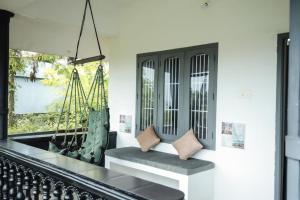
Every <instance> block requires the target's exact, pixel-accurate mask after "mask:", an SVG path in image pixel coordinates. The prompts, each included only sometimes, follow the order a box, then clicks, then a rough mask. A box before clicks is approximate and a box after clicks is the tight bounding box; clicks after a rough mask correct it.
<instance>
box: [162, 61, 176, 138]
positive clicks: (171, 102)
mask: <svg viewBox="0 0 300 200" xmlns="http://www.w3.org/2000/svg"><path fill="white" fill-rule="evenodd" d="M179 65H180V64H179V58H168V59H166V60H165V62H164V121H163V122H164V124H163V134H168V135H177V125H178V105H179V102H178V100H179V98H178V90H179V84H180V83H179V73H180V71H179V69H180V66H179Z"/></svg>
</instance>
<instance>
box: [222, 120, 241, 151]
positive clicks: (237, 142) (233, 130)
mask: <svg viewBox="0 0 300 200" xmlns="http://www.w3.org/2000/svg"><path fill="white" fill-rule="evenodd" d="M245 129H246V125H245V124H242V123H232V122H222V145H223V146H226V147H233V148H238V149H244V148H245Z"/></svg>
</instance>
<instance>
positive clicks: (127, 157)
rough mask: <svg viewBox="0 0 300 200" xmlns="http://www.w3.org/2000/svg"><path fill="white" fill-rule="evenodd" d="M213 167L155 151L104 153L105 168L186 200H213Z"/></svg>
mask: <svg viewBox="0 0 300 200" xmlns="http://www.w3.org/2000/svg"><path fill="white" fill-rule="evenodd" d="M214 166H215V165H214V163H212V162H209V161H204V160H198V159H189V160H187V161H183V160H180V159H179V158H178V156H177V155H173V154H168V153H162V152H158V151H149V152H147V153H144V152H142V151H140V149H139V148H136V147H125V148H118V149H110V150H107V151H106V152H105V167H106V168H108V169H112V170H115V171H118V172H122V173H126V174H130V175H132V176H135V177H139V178H142V179H145V180H148V181H152V182H155V183H159V184H162V185H166V186H169V187H172V188H175V189H179V190H181V191H182V192H184V193H185V199H186V200H213V198H214V195H213V194H214Z"/></svg>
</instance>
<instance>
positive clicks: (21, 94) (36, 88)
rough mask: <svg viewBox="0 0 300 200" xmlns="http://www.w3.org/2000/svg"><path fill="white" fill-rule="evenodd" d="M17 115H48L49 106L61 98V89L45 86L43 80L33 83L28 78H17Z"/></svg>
mask: <svg viewBox="0 0 300 200" xmlns="http://www.w3.org/2000/svg"><path fill="white" fill-rule="evenodd" d="M15 82H16V84H17V86H18V88H17V91H16V102H15V113H16V114H29V113H47V112H48V106H50V105H51V104H52V103H53V102H55V101H56V100H58V99H59V98H61V96H60V95H59V93H60V92H61V88H59V87H52V86H47V85H44V84H43V83H42V82H41V80H36V81H35V82H31V81H30V80H29V78H26V77H16V78H15Z"/></svg>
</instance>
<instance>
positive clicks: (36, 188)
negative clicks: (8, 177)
mask: <svg viewBox="0 0 300 200" xmlns="http://www.w3.org/2000/svg"><path fill="white" fill-rule="evenodd" d="M40 182H41V179H40V176H39V175H38V174H35V175H34V176H33V181H32V195H33V200H39V194H40Z"/></svg>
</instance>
